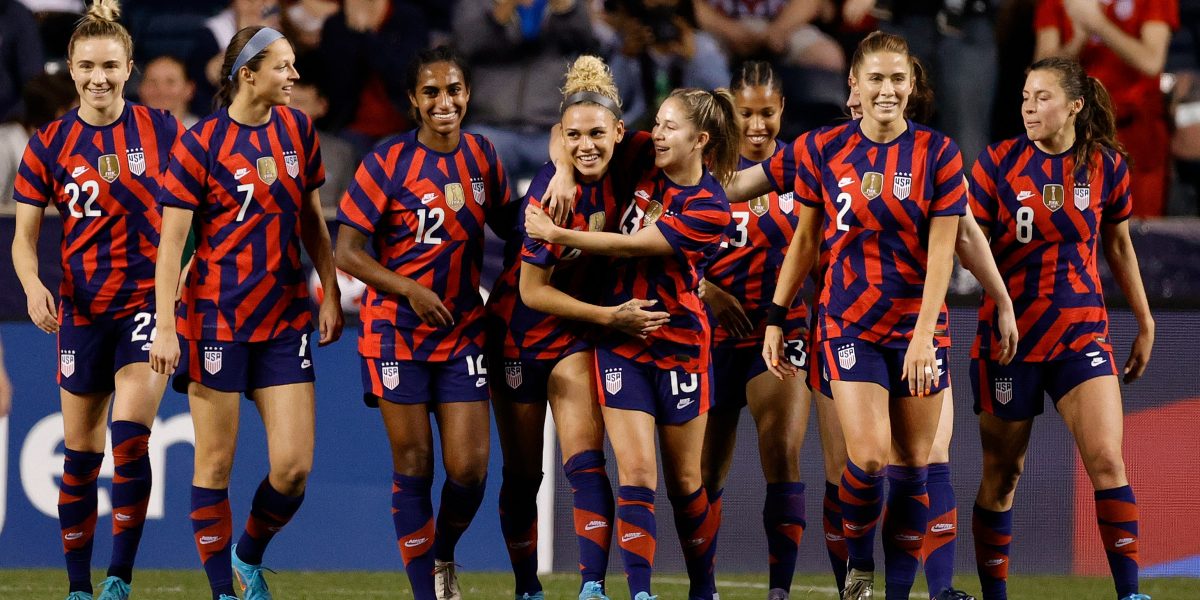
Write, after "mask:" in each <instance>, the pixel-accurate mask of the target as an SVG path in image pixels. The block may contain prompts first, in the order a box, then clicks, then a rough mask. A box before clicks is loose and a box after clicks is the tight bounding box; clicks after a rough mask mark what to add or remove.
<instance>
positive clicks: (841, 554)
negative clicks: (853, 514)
mask: <svg viewBox="0 0 1200 600" xmlns="http://www.w3.org/2000/svg"><path fill="white" fill-rule="evenodd" d="M839 489H840V488H839V487H838V486H837V485H835V484H833V483H830V482H828V481H826V482H825V501H824V503H823V504H822V510H821V512H822V517H823V518H822V521H823V523H822V525H823V526H824V529H825V551H826V552H827V553H828V554H829V566H830V568H832V569H833V578H834V579H835V580H836V581H837V590H838V597H841V595H842V590H843V589H844V588H845V587H846V561H847V560H849V558H850V554H849V551H848V550H847V549H846V533H845V532H844V531H843V530H842V502H841V500H839V499H838V490H839Z"/></svg>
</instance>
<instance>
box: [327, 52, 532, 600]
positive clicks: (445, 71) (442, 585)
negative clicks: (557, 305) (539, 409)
mask: <svg viewBox="0 0 1200 600" xmlns="http://www.w3.org/2000/svg"><path fill="white" fill-rule="evenodd" d="M408 76H409V100H410V102H412V105H413V108H414V111H415V113H416V114H415V115H414V117H416V118H417V119H419V121H420V126H419V127H418V128H417V129H415V130H413V131H410V132H408V133H405V134H403V135H400V136H397V137H395V138H393V139H391V140H389V141H388V142H386V143H384V144H382V145H380V146H379V147H377V148H376V149H375V150H374V151H373V152H372V153H371V154H369V155H367V157H366V158H364V159H363V162H362V165H361V166H360V167H359V169H358V173H357V174H356V175H355V179H354V182H353V183H352V184H351V185H350V189H349V190H348V191H347V192H346V195H345V196H343V198H342V202H341V207H340V209H339V210H338V222H339V223H340V224H341V228H340V229H339V232H338V251H337V257H338V259H337V260H338V267H339V268H341V269H342V270H343V271H345V272H347V273H349V274H351V275H353V276H354V277H357V278H358V279H360V280H362V281H363V282H364V283H366V284H367V292H366V294H364V295H363V301H362V310H361V313H360V314H361V316H362V321H363V328H362V333H361V335H360V336H359V340H358V349H359V353H360V354H362V357H363V361H362V379H363V387H364V390H365V394H364V399H365V400H366V402H367V404H368V405H369V406H378V407H379V409H380V413H381V414H382V416H383V423H384V426H385V427H386V429H387V432H388V440H389V441H390V443H391V448H392V463H393V467H394V470H395V472H394V474H393V485H392V518H393V520H394V525H395V527H396V538H397V541H398V542H399V545H400V553H401V556H402V558H403V560H404V565H405V570H406V571H407V572H408V579H409V582H410V583H411V584H412V589H413V594H414V595H415V596H416V598H418V600H427V599H432V598H435V597H436V598H438V599H439V600H442V599H446V598H453V599H457V598H459V597H460V595H459V591H458V581H457V576H456V575H455V569H454V567H455V565H454V547H455V546H456V545H457V543H458V540H459V538H460V537H462V534H463V532H464V531H466V529H467V526H468V525H470V523H471V520H472V519H473V518H474V516H475V513H476V511H478V510H479V504H480V502H482V500H483V492H484V484H485V481H486V478H487V465H488V447H489V446H488V444H489V442H488V431H489V429H490V425H489V423H488V419H489V417H488V403H487V401H488V371H487V368H486V367H485V363H484V357H483V347H484V340H483V336H484V324H485V323H484V306H483V300H482V299H481V298H480V296H479V273H480V269H481V266H482V263H483V241H484V231H483V227H484V224H485V223H486V224H487V225H488V226H490V227H491V228H492V230H493V231H494V232H496V233H497V234H498V235H500V236H502V237H506V236H508V235H509V234H510V232H511V230H512V228H513V226H514V225H513V222H514V221H513V220H514V218H515V211H514V210H512V208H510V207H509V206H508V204H509V192H508V181H507V177H506V176H505V174H504V168H503V167H502V166H501V164H500V159H499V158H498V157H497V155H496V152H495V149H494V148H493V147H492V144H491V143H490V142H488V140H487V139H486V138H484V137H482V136H478V135H475V134H472V133H466V132H463V131H462V128H461V125H462V120H463V117H464V116H466V112H467V103H468V102H469V100H470V97H471V89H470V73H469V71H468V69H467V66H466V64H465V63H464V62H463V60H462V59H461V58H460V57H459V56H457V55H456V54H454V53H453V52H452V51H451V50H449V49H448V48H446V47H444V46H441V47H438V48H434V49H432V50H427V51H424V52H422V53H420V54H418V55H417V57H416V58H415V59H414V61H413V64H412V65H411V67H410V69H409V73H408ZM368 243H370V246H371V252H370V253H368V251H367V249H366V248H365V246H366V245H367V244H368ZM430 412H432V413H433V415H434V417H435V418H436V419H437V421H438V431H439V433H440V436H441V446H442V466H443V467H444V468H445V470H446V483H445V485H444V486H443V488H442V500H441V508H440V509H439V510H438V516H437V522H436V525H435V523H434V519H433V505H432V501H431V486H432V484H433V432H432V428H431V427H430V424H429V413H430ZM537 431H538V433H539V434H540V433H541V430H540V428H539V429H538V430H537ZM435 588H436V591H435Z"/></svg>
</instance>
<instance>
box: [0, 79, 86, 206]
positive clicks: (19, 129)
mask: <svg viewBox="0 0 1200 600" xmlns="http://www.w3.org/2000/svg"><path fill="white" fill-rule="evenodd" d="M21 97H22V99H23V103H24V105H25V111H24V113H23V115H22V116H21V118H19V119H17V120H15V121H12V122H9V123H4V124H3V125H0V208H4V209H6V210H11V209H12V206H13V182H14V181H15V180H16V177H17V169H18V168H19V167H20V166H21V157H22V156H23V155H24V154H25V146H26V145H28V144H29V138H30V137H31V136H33V134H34V132H36V131H37V130H38V129H39V128H40V127H41V126H43V125H45V124H46V123H49V122H50V121H53V120H55V119H57V118H59V117H61V116H63V115H64V114H66V113H67V111H69V110H71V108H72V107H74V106H75V103H76V101H77V100H78V99H79V96H78V94H76V93H75V84H74V83H72V81H71V77H70V76H69V75H67V74H66V72H62V73H57V74H55V75H50V74H47V73H42V74H40V75H37V76H36V77H34V78H33V79H30V80H29V82H28V83H26V84H25V89H24V90H22V91H21Z"/></svg>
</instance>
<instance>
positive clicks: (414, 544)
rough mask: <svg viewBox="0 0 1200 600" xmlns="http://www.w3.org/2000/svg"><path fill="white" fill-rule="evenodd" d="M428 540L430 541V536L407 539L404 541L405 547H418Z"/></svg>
mask: <svg viewBox="0 0 1200 600" xmlns="http://www.w3.org/2000/svg"><path fill="white" fill-rule="evenodd" d="M428 541H429V538H417V539H415V540H407V541H405V542H404V547H405V548H416V547H417V546H420V545H421V544H424V543H425V542H428Z"/></svg>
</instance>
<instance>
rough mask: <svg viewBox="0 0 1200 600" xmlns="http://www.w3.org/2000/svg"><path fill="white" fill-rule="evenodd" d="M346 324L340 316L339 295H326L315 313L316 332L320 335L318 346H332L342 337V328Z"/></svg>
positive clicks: (340, 304) (340, 299)
mask: <svg viewBox="0 0 1200 600" xmlns="http://www.w3.org/2000/svg"><path fill="white" fill-rule="evenodd" d="M345 324H346V320H345V318H344V317H343V316H342V298H341V294H340V293H333V294H328V293H327V294H326V295H325V299H324V300H322V301H321V308H320V310H319V311H318V312H317V331H319V332H320V333H321V341H319V342H317V345H318V346H324V345H326V344H332V343H333V342H336V341H338V338H340V337H342V327H343V326H344V325H345Z"/></svg>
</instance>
